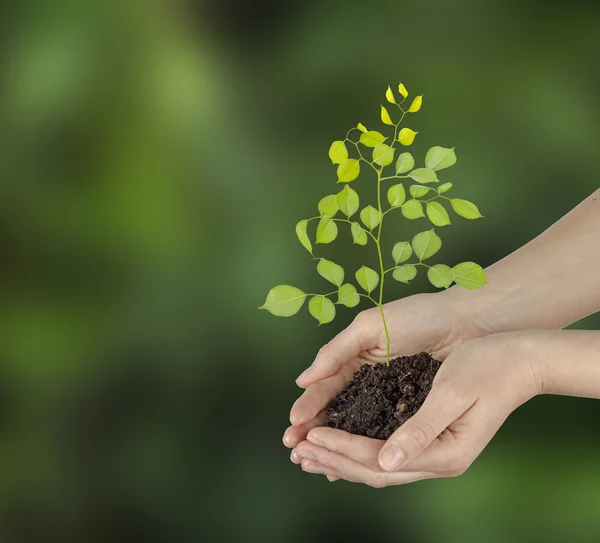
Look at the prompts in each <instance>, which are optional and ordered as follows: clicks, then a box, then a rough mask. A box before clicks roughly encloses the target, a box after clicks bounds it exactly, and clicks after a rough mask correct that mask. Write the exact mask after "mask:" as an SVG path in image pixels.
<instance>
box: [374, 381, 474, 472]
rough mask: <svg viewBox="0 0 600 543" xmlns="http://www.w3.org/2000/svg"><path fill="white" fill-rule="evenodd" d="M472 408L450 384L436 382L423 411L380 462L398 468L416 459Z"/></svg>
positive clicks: (384, 450)
mask: <svg viewBox="0 0 600 543" xmlns="http://www.w3.org/2000/svg"><path fill="white" fill-rule="evenodd" d="M469 407H471V406H470V405H465V403H464V398H461V397H460V395H456V394H454V393H453V392H452V390H451V389H450V388H449V387H447V386H437V387H436V386H435V384H434V387H433V388H432V389H431V392H430V394H429V396H427V399H426V400H425V403H424V404H423V405H422V406H421V408H420V409H419V411H417V413H416V414H415V415H414V416H413V417H412V418H410V419H409V420H408V421H406V422H405V423H404V424H403V425H402V426H401V427H400V428H399V429H398V430H396V432H394V434H393V435H392V437H390V439H389V440H388V441H387V442H386V443H385V445H384V446H383V448H382V449H381V452H380V454H379V465H380V466H381V467H382V468H383V469H384V470H386V471H397V470H398V469H400V468H401V467H402V466H403V465H404V464H405V463H408V462H412V461H414V460H415V459H416V458H417V457H418V456H419V455H420V454H421V453H422V452H423V451H424V450H425V449H427V447H429V446H430V445H431V443H432V442H433V441H434V440H435V439H436V438H437V437H438V436H439V435H440V434H441V433H442V432H443V431H444V430H445V429H446V428H447V427H448V426H449V425H450V424H452V423H453V422H454V421H456V420H457V419H458V418H459V417H460V416H461V415H462V414H463V413H464V412H465V411H466V410H467V409H468V408H469Z"/></svg>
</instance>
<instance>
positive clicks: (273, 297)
mask: <svg viewBox="0 0 600 543" xmlns="http://www.w3.org/2000/svg"><path fill="white" fill-rule="evenodd" d="M305 298H306V294H305V293H304V292H302V291H301V290H300V289H299V288H296V287H291V286H290V285H279V286H276V287H273V288H272V289H271V290H270V291H269V294H267V299H266V300H265V303H264V304H263V305H261V306H260V307H259V308H258V309H266V310H267V311H268V312H269V313H271V314H273V315H275V316H276V317H291V316H292V315H295V314H296V313H298V311H300V308H301V307H302V306H303V305H304V300H305Z"/></svg>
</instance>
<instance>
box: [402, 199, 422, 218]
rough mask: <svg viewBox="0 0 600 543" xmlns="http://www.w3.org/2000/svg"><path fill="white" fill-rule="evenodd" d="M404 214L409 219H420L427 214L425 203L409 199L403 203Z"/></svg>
mask: <svg viewBox="0 0 600 543" xmlns="http://www.w3.org/2000/svg"><path fill="white" fill-rule="evenodd" d="M402 215H404V216H405V217H406V218H407V219H411V220H412V219H420V218H421V217H424V216H425V213H423V204H422V203H421V202H420V201H419V200H408V201H407V202H404V203H403V204H402Z"/></svg>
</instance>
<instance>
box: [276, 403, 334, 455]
mask: <svg viewBox="0 0 600 543" xmlns="http://www.w3.org/2000/svg"><path fill="white" fill-rule="evenodd" d="M326 418H327V417H326V415H325V411H321V412H320V413H319V414H318V415H317V416H316V417H315V418H314V419H312V420H311V421H309V422H307V423H306V424H303V425H301V426H290V427H289V428H288V429H287V430H286V431H285V432H284V434H283V444H284V445H285V446H286V447H288V448H290V449H293V448H294V447H296V446H297V445H298V443H300V442H301V441H304V440H305V439H306V436H307V435H308V433H309V432H310V431H311V430H312V429H313V428H317V427H318V426H323V425H324V424H325V419H326Z"/></svg>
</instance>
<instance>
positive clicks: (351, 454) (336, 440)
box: [306, 428, 384, 470]
mask: <svg viewBox="0 0 600 543" xmlns="http://www.w3.org/2000/svg"><path fill="white" fill-rule="evenodd" d="M306 439H307V440H308V441H310V442H311V443H312V444H313V445H317V446H318V447H323V448H325V449H329V450H330V451H333V452H336V453H339V454H341V455H344V456H346V457H347V458H350V459H351V460H354V461H355V462H359V463H360V464H364V465H365V466H368V467H370V468H371V469H373V470H379V462H378V456H379V452H380V451H381V448H382V447H383V444H384V442H383V441H380V440H377V439H370V438H368V437H363V436H357V435H353V434H349V433H347V432H343V431H342V430H336V429H334V428H315V429H311V430H310V432H309V433H308V435H307V438H306Z"/></svg>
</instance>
